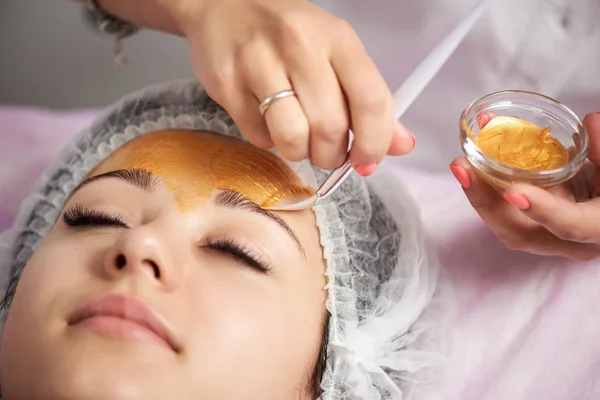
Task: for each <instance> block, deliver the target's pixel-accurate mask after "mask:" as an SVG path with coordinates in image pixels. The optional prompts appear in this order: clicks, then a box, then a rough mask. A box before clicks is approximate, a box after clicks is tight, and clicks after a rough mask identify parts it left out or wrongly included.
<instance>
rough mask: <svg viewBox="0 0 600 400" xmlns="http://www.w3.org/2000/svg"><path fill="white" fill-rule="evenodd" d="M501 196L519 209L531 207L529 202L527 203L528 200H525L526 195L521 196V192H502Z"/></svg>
mask: <svg viewBox="0 0 600 400" xmlns="http://www.w3.org/2000/svg"><path fill="white" fill-rule="evenodd" d="M503 197H504V200H506V201H508V202H509V203H510V204H512V205H513V206H515V207H517V208H519V209H521V210H527V209H528V208H529V207H531V204H530V203H529V200H527V197H525V196H523V195H522V194H519V193H504V194H503Z"/></svg>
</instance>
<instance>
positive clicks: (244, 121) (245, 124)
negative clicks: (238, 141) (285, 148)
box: [227, 91, 275, 150]
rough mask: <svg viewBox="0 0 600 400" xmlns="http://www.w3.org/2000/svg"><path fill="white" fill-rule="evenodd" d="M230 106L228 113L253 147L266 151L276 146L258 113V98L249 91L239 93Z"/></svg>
mask: <svg viewBox="0 0 600 400" xmlns="http://www.w3.org/2000/svg"><path fill="white" fill-rule="evenodd" d="M229 104H230V105H229V107H228V108H227V111H228V112H229V114H230V115H231V118H232V119H233V120H234V121H235V122H236V124H237V126H238V127H239V128H240V131H241V132H242V134H243V135H244V137H245V138H246V139H248V141H249V142H250V143H252V145H254V146H256V147H258V148H260V149H265V150H266V149H270V148H273V147H274V146H275V143H273V141H272V140H271V136H270V135H269V128H268V127H267V123H266V122H265V119H264V118H263V116H262V115H260V113H259V112H256V97H255V96H254V95H253V94H250V93H249V92H247V91H246V92H243V93H239V94H238V95H237V96H235V99H233V100H232V101H231V102H230V103H229Z"/></svg>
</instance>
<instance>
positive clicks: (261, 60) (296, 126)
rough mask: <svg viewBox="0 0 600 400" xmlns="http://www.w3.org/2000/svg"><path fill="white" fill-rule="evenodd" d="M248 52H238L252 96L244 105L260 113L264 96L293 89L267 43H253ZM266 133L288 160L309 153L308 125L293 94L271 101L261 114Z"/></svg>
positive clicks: (299, 159)
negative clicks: (243, 53) (247, 103)
mask: <svg viewBox="0 0 600 400" xmlns="http://www.w3.org/2000/svg"><path fill="white" fill-rule="evenodd" d="M246 52H247V53H245V54H250V55H248V56H246V55H242V56H241V61H243V62H244V64H243V65H244V67H243V68H244V72H243V73H244V77H245V80H246V82H247V86H248V89H249V91H250V93H252V94H254V96H256V100H255V102H254V104H249V105H248V107H249V108H251V109H253V110H255V111H254V112H255V113H256V114H258V116H260V112H259V110H258V105H259V103H260V102H262V101H263V100H265V99H266V98H267V97H269V96H272V95H274V94H276V93H279V92H281V91H283V90H288V89H293V87H292V84H291V82H290V80H289V78H288V76H287V72H286V70H285V66H284V64H283V63H282V61H281V60H280V59H279V58H278V57H277V56H276V55H275V54H274V52H273V51H272V50H270V48H269V47H267V45H264V46H262V47H261V46H260V45H258V44H256V45H254V47H253V49H252V50H246ZM264 120H265V122H266V125H267V127H268V129H269V135H270V138H271V140H272V141H273V143H275V145H276V146H277V148H278V150H279V151H280V153H281V155H282V156H283V157H285V158H286V159H288V160H290V161H301V160H304V159H306V158H308V156H309V147H308V145H309V141H308V140H309V139H308V135H309V125H308V120H307V119H306V116H305V115H304V111H303V110H302V107H301V105H300V103H299V102H298V98H297V97H296V96H288V97H285V98H282V99H279V100H276V101H274V102H272V103H271V104H270V105H269V107H268V108H267V110H266V111H265V114H264Z"/></svg>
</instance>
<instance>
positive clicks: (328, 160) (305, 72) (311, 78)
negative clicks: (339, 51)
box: [286, 51, 350, 169]
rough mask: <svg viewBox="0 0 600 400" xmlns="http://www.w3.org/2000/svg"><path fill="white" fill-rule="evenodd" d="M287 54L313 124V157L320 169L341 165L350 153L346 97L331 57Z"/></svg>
mask: <svg viewBox="0 0 600 400" xmlns="http://www.w3.org/2000/svg"><path fill="white" fill-rule="evenodd" d="M289 53H291V54H286V61H288V62H287V65H289V66H290V77H291V80H292V83H293V85H294V90H295V91H296V94H297V95H298V100H299V101H300V104H301V106H302V109H303V110H304V112H305V115H306V118H307V119H308V124H309V127H310V137H309V148H310V159H311V161H312V163H313V164H314V165H316V166H317V167H319V168H324V169H331V168H337V167H339V166H340V165H341V164H342V163H343V162H344V160H345V159H346V156H347V153H348V141H349V139H350V136H349V120H348V109H347V106H346V99H345V97H344V94H343V93H342V89H341V87H340V84H339V82H338V80H337V76H336V75H335V72H334V71H333V69H332V68H331V65H330V64H329V61H328V59H327V58H326V57H325V56H323V55H319V54H314V55H313V54H310V53H308V52H304V51H295V52H289Z"/></svg>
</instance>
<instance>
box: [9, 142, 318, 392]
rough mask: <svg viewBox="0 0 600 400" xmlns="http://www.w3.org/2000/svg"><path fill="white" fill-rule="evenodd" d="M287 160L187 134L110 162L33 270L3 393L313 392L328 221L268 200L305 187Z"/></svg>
mask: <svg viewBox="0 0 600 400" xmlns="http://www.w3.org/2000/svg"><path fill="white" fill-rule="evenodd" d="M261 160H262V161H261ZM247 165H251V167H246V166H247ZM260 165H263V167H264V166H265V165H267V170H265V169H264V168H263V169H262V170H261V168H260ZM286 168H287V167H286V166H285V164H283V163H281V162H280V161H279V159H278V158H277V157H276V156H273V155H272V154H270V153H267V152H263V151H261V150H258V149H255V148H253V147H250V146H249V145H247V144H245V143H244V142H242V141H238V140H235V139H229V138H224V137H221V136H217V135H213V134H209V133H192V132H186V131H170V132H155V133H152V134H148V135H145V136H143V137H141V138H138V139H136V140H134V141H132V142H130V143H128V144H127V145H125V146H124V147H122V148H121V149H120V150H118V151H117V152H115V153H114V154H112V155H111V156H110V157H109V158H108V159H106V160H105V161H104V162H103V163H101V164H100V165H99V166H98V167H97V168H96V169H95V170H94V171H93V172H92V173H91V174H90V177H89V178H88V180H87V181H86V182H85V183H84V184H82V185H80V187H79V188H78V189H76V190H75V191H74V193H73V194H72V196H71V197H70V199H69V200H68V202H67V204H66V206H65V209H64V211H63V214H62V216H61V218H60V219H59V220H58V221H57V223H56V225H55V226H54V228H53V229H52V231H51V232H50V233H49V234H48V235H47V237H46V238H45V240H44V241H43V243H42V244H41V245H40V247H39V248H38V249H37V250H36V252H35V254H34V255H33V256H32V257H31V259H30V260H29V262H28V263H27V266H26V267H25V269H24V271H23V274H22V276H21V279H20V281H19V284H18V287H17V292H16V295H15V297H14V300H13V303H12V307H11V310H10V313H9V317H8V320H7V323H6V326H5V329H4V332H3V338H2V354H1V359H0V361H1V366H2V368H1V369H2V390H3V393H4V396H5V398H6V399H8V400H12V399H18V398H22V399H34V398H62V399H67V398H68V399H78V400H87V399H101V400H106V399H210V400H213V399H236V400H238V399H261V400H263V399H277V400H281V399H298V398H308V397H309V396H308V395H307V394H306V390H305V389H306V388H307V386H308V385H309V380H310V378H311V374H312V372H313V369H314V367H315V365H316V363H317V359H318V356H319V350H320V346H321V341H322V334H323V325H324V317H325V307H324V302H325V297H326V294H325V290H324V286H325V276H324V269H325V266H324V265H325V264H324V261H323V258H322V251H321V247H320V244H319V235H318V231H317V228H316V223H315V219H314V216H313V214H312V212H311V211H305V212H294V213H287V214H286V213H280V214H274V213H271V212H266V211H263V210H262V209H260V207H258V206H257V205H256V204H257V203H258V204H262V202H263V201H265V200H266V199H267V198H268V197H269V196H271V195H272V194H273V193H272V192H273V191H279V192H281V193H286V192H287V191H289V190H290V189H293V188H296V189H298V190H301V184H300V183H299V181H298V180H297V178H295V177H294V176H293V174H291V173H290V172H289V171H288V170H286ZM141 169H143V170H144V171H141ZM273 169H277V171H275V170H273ZM274 176H276V177H277V179H275V178H273V177H274ZM272 181H277V182H276V183H275V186H273V187H271V186H269V182H271V183H272ZM278 186H280V187H278ZM294 190H295V189H294ZM294 190H292V191H294Z"/></svg>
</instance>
